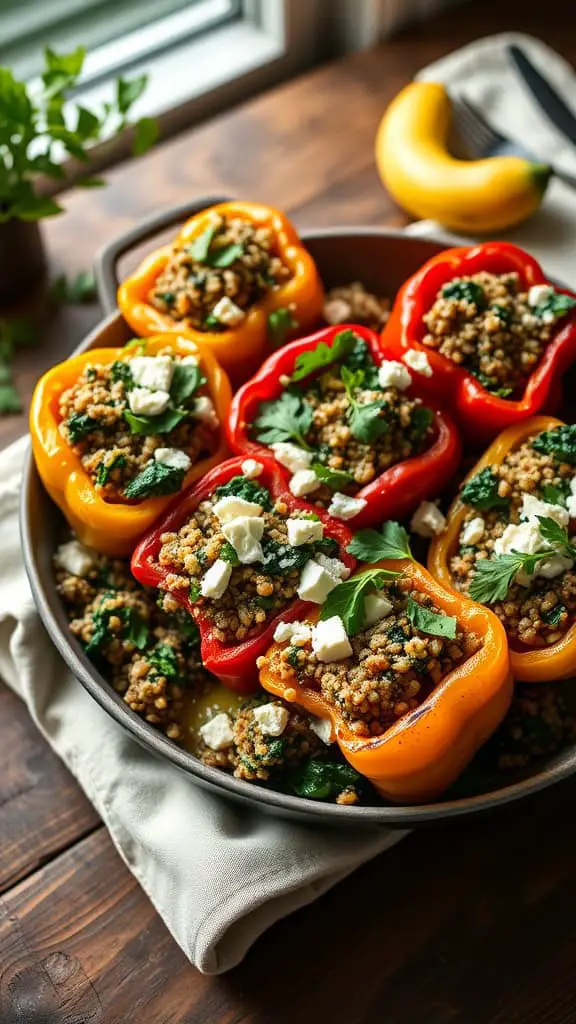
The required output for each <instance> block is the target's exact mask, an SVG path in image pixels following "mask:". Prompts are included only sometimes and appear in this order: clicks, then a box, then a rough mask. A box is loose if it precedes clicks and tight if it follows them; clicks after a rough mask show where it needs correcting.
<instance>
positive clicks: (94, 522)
mask: <svg viewBox="0 0 576 1024" xmlns="http://www.w3.org/2000/svg"><path fill="white" fill-rule="evenodd" d="M145 345H146V354H147V355H154V354H155V353H156V352H158V351H159V350H161V349H166V348H169V349H171V351H172V352H174V353H175V354H178V355H181V356H187V355H196V356H198V359H199V362H200V366H201V369H202V371H203V373H204V376H205V377H206V378H207V390H208V392H209V394H210V397H211V399H212V402H213V403H214V407H215V409H216V413H217V416H218V419H219V420H220V428H219V437H218V443H217V446H216V449H215V451H214V452H213V453H212V454H211V455H210V456H209V457H208V458H206V459H201V460H200V461H198V462H196V463H194V464H193V465H192V466H191V467H190V469H189V471H188V473H187V474H186V476H185V478H184V482H183V484H182V488H181V490H184V489H185V488H186V487H189V486H190V484H192V483H193V482H194V481H195V480H197V479H198V478H199V477H201V476H203V475H204V473H206V472H207V471H208V470H209V469H212V467H213V466H216V465H217V464H218V463H219V462H221V461H222V459H224V458H225V457H226V451H227V449H226V443H225V438H224V421H225V419H226V416H227V414H228V408H229V405H230V401H231V398H232V392H231V388H230V382H229V380H228V377H227V376H226V374H225V373H224V371H223V370H222V369H221V367H220V366H219V365H218V363H217V362H216V360H215V358H214V356H213V355H212V353H211V352H210V351H209V350H208V349H206V348H204V347H203V346H201V345H198V344H196V342H194V341H192V340H191V339H187V338H183V337H175V336H174V334H159V335H156V336H155V337H152V338H150V339H148V340H147V341H146V342H145ZM131 354H135V353H134V352H133V353H130V351H127V350H126V348H94V349H90V350H89V351H87V352H83V353H82V354H81V355H78V356H72V358H71V359H67V360H66V361H65V362H63V363H59V364H58V365H57V366H53V367H52V369H50V370H48V372H47V373H45V374H44V376H43V377H41V379H40V380H39V381H38V384H37V385H36V388H35V390H34V394H33V396H32V404H31V407H30V433H31V437H32V451H33V454H34V460H35V462H36V467H37V469H38V473H39V474H40V478H41V480H42V483H43V484H44V487H45V488H46V490H47V491H48V494H49V495H50V497H51V498H52V500H53V501H54V502H55V503H56V504H57V505H58V507H59V508H60V509H61V510H62V512H63V513H64V515H65V517H66V519H67V520H68V522H69V524H70V526H71V527H72V529H73V530H74V532H75V533H76V535H77V537H78V539H79V540H80V541H82V543H84V544H86V545H87V546H88V547H91V548H94V549H95V550H96V551H99V552H101V553H102V554H105V555H109V556H112V557H119V556H123V555H129V554H130V553H131V551H132V549H133V548H134V547H135V545H136V542H137V540H138V539H139V537H141V535H142V534H143V533H144V532H145V531H146V530H148V529H149V528H150V526H151V525H152V523H153V522H154V520H155V519H156V518H157V517H158V516H159V515H160V514H161V513H162V512H163V511H164V509H165V508H166V507H167V505H169V504H170V502H171V501H172V500H173V499H174V495H173V494H172V495H168V496H166V497H151V498H145V499H144V500H142V501H139V502H137V503H133V502H130V503H128V502H121V501H118V502H111V501H106V500H105V499H104V498H102V497H101V496H100V495H99V494H98V491H97V490H96V488H95V486H94V484H93V482H92V480H91V478H90V476H89V474H88V473H87V472H86V470H85V469H84V467H83V466H82V462H81V460H80V458H79V456H78V455H77V454H76V453H75V452H74V451H73V450H72V449H71V448H70V446H69V445H68V444H67V443H66V440H65V438H64V437H63V436H62V434H61V433H60V430H59V425H60V415H59V409H58V407H59V400H60V396H61V395H62V393H63V392H64V391H66V390H67V389H68V388H70V387H72V386H73V385H74V384H75V383H76V381H77V380H78V377H79V376H80V374H81V373H82V371H83V370H84V369H85V367H86V366H87V365H88V364H90V363H101V364H105V365H108V364H110V363H113V362H115V361H116V360H126V359H127V358H130V356H131Z"/></svg>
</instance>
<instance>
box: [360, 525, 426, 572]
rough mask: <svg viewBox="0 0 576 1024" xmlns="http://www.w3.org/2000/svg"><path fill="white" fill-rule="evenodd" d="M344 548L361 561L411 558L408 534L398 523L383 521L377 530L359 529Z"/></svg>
mask: <svg viewBox="0 0 576 1024" xmlns="http://www.w3.org/2000/svg"><path fill="white" fill-rule="evenodd" d="M346 550H347V551H348V552H349V553H350V554H351V555H354V557H355V558H358V559H359V561H361V562H381V561H382V560H383V559H384V558H413V555H412V552H411V550H410V542H409V540H408V534H407V532H406V530H405V529H404V527H403V526H401V525H400V523H395V522H393V521H390V522H387V523H383V525H382V527H381V529H380V531H378V530H359V531H358V533H356V534H355V536H354V537H353V538H352V540H351V542H350V544H349V545H348V547H347V548H346Z"/></svg>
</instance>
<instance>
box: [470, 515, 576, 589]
mask: <svg viewBox="0 0 576 1024" xmlns="http://www.w3.org/2000/svg"><path fill="white" fill-rule="evenodd" d="M538 520H539V522H540V533H541V535H542V538H543V540H544V541H546V542H547V543H548V544H551V545H553V546H552V547H551V548H548V549H546V550H544V551H537V552H535V553H534V554H525V553H524V552H520V551H513V552H511V553H510V554H508V555H497V556H496V558H489V559H488V558H483V559H481V560H480V561H479V562H477V563H476V568H475V572H474V575H473V577H472V580H471V582H470V591H469V593H470V597H471V598H472V600H473V601H479V602H480V603H481V604H495V603H496V602H497V601H504V600H505V599H506V596H507V594H508V591H509V590H510V587H511V586H512V584H513V582H514V580H515V578H516V576H517V574H518V573H519V572H520V571H523V572H525V573H526V575H527V576H531V575H532V574H533V573H534V571H535V569H536V567H537V565H538V563H539V562H541V561H542V560H543V559H545V558H552V557H553V556H554V555H555V554H562V555H564V556H566V557H567V558H572V559H576V547H575V546H574V545H573V544H572V543H571V541H570V539H569V537H568V531H567V530H566V529H565V528H564V527H563V526H560V525H559V523H556V522H555V521H554V520H553V519H549V518H548V517H547V516H538Z"/></svg>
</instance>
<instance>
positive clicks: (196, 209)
mask: <svg viewBox="0 0 576 1024" xmlns="http://www.w3.org/2000/svg"><path fill="white" fill-rule="evenodd" d="M228 200H229V197H225V196H224V197H223V196H201V197H200V198H199V199H193V200H189V201H188V202H186V203H180V204H179V205H178V206H169V207H168V208H167V209H165V210H157V211H156V212H155V213H152V214H150V216H149V217H145V218H144V220H141V221H139V222H138V223H137V224H135V225H134V226H133V227H131V228H128V230H127V231H122V232H121V233H120V234H119V235H116V237H115V238H113V239H112V240H111V241H110V242H107V243H106V245H103V246H102V248H101V249H99V250H98V252H97V253H96V256H95V257H94V274H95V277H96V287H97V288H98V295H99V297H100V301H101V303H102V306H103V307H104V312H105V314H106V315H108V314H109V313H113V312H114V311H115V310H116V292H117V290H118V284H119V281H118V260H119V259H120V257H121V256H123V255H124V254H125V253H127V252H129V251H130V249H134V248H135V247H136V246H137V245H140V244H141V243H142V242H146V241H147V240H148V239H149V238H153V237H154V235H156V234H158V233H159V232H160V231H164V230H166V228H171V227H180V226H181V224H183V223H184V221H185V220H188V218H189V217H193V216H194V215H195V214H197V213H201V211H202V210H206V209H207V208H208V207H209V206H215V205H216V203H225V202H228Z"/></svg>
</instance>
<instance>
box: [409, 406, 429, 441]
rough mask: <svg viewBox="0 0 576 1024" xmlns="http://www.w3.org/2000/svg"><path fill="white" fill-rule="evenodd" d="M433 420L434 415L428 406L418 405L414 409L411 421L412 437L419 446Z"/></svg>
mask: <svg viewBox="0 0 576 1024" xmlns="http://www.w3.org/2000/svg"><path fill="white" fill-rule="evenodd" d="M433 419H434V413H433V412H432V409H429V408H428V406H427V405H417V406H416V407H415V409H413V411H412V418H411V421H410V437H411V438H412V441H413V442H414V443H415V444H419V443H420V442H421V441H422V439H423V438H424V437H425V435H426V434H427V433H428V430H429V429H430V424H431V423H432V420H433Z"/></svg>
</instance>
